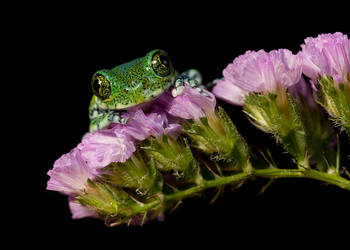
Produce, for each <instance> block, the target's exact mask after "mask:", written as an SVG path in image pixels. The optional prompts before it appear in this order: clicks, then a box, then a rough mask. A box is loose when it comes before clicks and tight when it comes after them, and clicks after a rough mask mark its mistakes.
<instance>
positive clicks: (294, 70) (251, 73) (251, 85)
mask: <svg viewBox="0 0 350 250" xmlns="http://www.w3.org/2000/svg"><path fill="white" fill-rule="evenodd" d="M301 73H302V59H301V56H300V55H293V54H292V52H291V51H289V50H287V49H279V50H273V51H271V52H269V53H267V52H265V51H264V50H259V51H257V52H256V51H247V52H246V53H245V54H244V55H241V56H239V57H237V58H235V59H234V60H233V62H232V63H230V64H229V65H228V66H227V67H226V68H225V69H224V70H223V75H224V80H219V81H218V82H217V86H215V87H214V89H213V93H214V94H215V95H216V96H217V97H219V98H221V99H224V100H226V101H229V102H230V103H233V104H239V105H242V104H243V99H244V95H245V94H247V93H249V92H276V90H277V89H278V88H279V87H280V86H283V87H286V88H288V87H291V86H293V85H294V84H296V83H298V82H299V80H300V77H301Z"/></svg>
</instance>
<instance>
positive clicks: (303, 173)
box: [135, 168, 350, 213]
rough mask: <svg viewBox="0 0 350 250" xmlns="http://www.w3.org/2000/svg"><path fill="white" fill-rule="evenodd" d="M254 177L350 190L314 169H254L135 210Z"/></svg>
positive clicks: (344, 182) (347, 182)
mask: <svg viewBox="0 0 350 250" xmlns="http://www.w3.org/2000/svg"><path fill="white" fill-rule="evenodd" d="M252 177H264V178H271V179H275V178H309V179H315V180H319V181H324V182H326V183H330V184H333V185H336V186H339V187H341V188H344V189H347V190H350V180H347V179H345V178H343V177H341V176H339V175H336V174H328V173H324V172H320V171H317V170H313V169H306V168H301V169H277V168H270V169H259V170H254V169H252V170H251V171H249V172H243V173H238V174H234V175H231V176H224V177H217V178H216V179H213V180H209V181H203V183H202V184H200V185H197V186H194V187H191V188H188V189H186V190H182V191H178V192H175V193H173V194H168V195H164V196H163V197H162V199H158V200H155V201H152V202H150V203H147V204H145V205H143V206H140V207H138V208H137V209H136V210H135V213H142V212H146V211H149V210H150V209H152V208H154V207H157V206H158V205H160V204H161V203H162V201H164V202H167V201H176V200H182V199H184V198H187V197H190V196H193V195H195V194H197V193H199V192H201V191H204V190H206V189H208V188H213V187H220V186H222V185H227V184H231V183H237V182H241V181H244V180H247V179H249V178H252Z"/></svg>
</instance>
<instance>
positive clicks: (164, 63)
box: [152, 51, 172, 77]
mask: <svg viewBox="0 0 350 250" xmlns="http://www.w3.org/2000/svg"><path fill="white" fill-rule="evenodd" d="M152 69H153V71H154V72H155V73H156V74H157V75H159V76H162V77H164V76H167V75H169V74H170V73H171V70H172V64H171V61H170V58H169V56H168V55H167V54H166V53H165V52H163V51H158V52H156V53H155V54H154V55H153V57H152Z"/></svg>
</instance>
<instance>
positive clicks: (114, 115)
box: [90, 110, 129, 132]
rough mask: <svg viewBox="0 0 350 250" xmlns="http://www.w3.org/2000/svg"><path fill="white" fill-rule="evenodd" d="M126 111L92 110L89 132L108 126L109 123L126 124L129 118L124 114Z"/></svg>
mask: <svg viewBox="0 0 350 250" xmlns="http://www.w3.org/2000/svg"><path fill="white" fill-rule="evenodd" d="M125 113H127V112H126V111H116V110H111V111H105V110H94V111H92V114H91V115H90V119H91V122H90V132H94V131H96V130H100V129H103V128H106V127H108V126H109V125H110V124H111V123H119V124H126V123H127V122H128V121H129V118H128V117H127V116H125Z"/></svg>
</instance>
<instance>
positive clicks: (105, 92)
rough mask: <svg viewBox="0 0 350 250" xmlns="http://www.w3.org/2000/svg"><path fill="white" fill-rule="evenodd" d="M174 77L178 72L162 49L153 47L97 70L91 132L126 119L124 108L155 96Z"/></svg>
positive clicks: (91, 112) (167, 85) (167, 86)
mask: <svg viewBox="0 0 350 250" xmlns="http://www.w3.org/2000/svg"><path fill="white" fill-rule="evenodd" d="M177 77H178V73H177V72H176V71H175V70H174V68H173V66H172V64H171V61H170V59H169V57H168V55H167V54H166V53H165V52H164V51H162V50H153V51H151V52H149V53H148V54H147V55H146V56H145V57H141V58H137V59H135V60H133V61H131V62H128V63H124V64H122V65H119V66H117V67H115V68H113V69H111V70H99V71H97V72H96V73H95V74H94V76H93V80H92V89H93V93H94V96H93V97H92V99H91V103H90V107H89V116H90V120H91V123H90V132H92V131H95V130H98V129H101V128H104V127H106V126H108V125H109V124H110V123H112V122H116V123H126V122H127V120H126V119H125V118H123V117H122V115H121V114H122V113H123V112H125V111H127V109H129V108H131V107H134V106H137V105H140V104H143V103H146V102H149V101H151V100H153V99H155V98H157V97H158V96H160V95H161V94H162V93H164V91H166V90H167V89H169V87H171V86H172V85H174V82H175V80H176V79H177Z"/></svg>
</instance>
